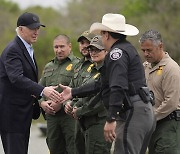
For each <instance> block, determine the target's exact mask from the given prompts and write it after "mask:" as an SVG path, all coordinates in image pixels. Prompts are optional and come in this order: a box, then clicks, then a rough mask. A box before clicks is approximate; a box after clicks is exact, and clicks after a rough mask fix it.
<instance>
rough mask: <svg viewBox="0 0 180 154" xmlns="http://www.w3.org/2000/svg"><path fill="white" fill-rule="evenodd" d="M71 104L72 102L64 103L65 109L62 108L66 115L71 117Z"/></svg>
mask: <svg viewBox="0 0 180 154" xmlns="http://www.w3.org/2000/svg"><path fill="white" fill-rule="evenodd" d="M71 102H72V101H68V102H67V103H66V105H65V107H64V111H65V112H66V114H68V115H71V116H73V115H72V110H73V108H72V106H71Z"/></svg>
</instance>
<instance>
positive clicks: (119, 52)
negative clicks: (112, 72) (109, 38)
mask: <svg viewBox="0 0 180 154" xmlns="http://www.w3.org/2000/svg"><path fill="white" fill-rule="evenodd" d="M121 56H122V50H121V49H119V48H114V49H113V50H112V51H111V52H110V58H111V59H112V60H118V59H119V58H121Z"/></svg>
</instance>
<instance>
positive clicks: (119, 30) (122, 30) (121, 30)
mask: <svg viewBox="0 0 180 154" xmlns="http://www.w3.org/2000/svg"><path fill="white" fill-rule="evenodd" d="M116 31H117V32H125V30H116Z"/></svg>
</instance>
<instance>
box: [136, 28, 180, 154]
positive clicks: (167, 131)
mask: <svg viewBox="0 0 180 154" xmlns="http://www.w3.org/2000/svg"><path fill="white" fill-rule="evenodd" d="M139 42H140V46H141V50H142V51H143V54H144V57H145V59H146V62H144V68H145V75H146V81H147V85H148V87H149V88H150V90H152V91H153V92H154V95H155V105H154V112H155V117H156V120H157V126H156V130H155V132H154V133H153V135H152V137H151V141H150V144H149V154H159V153H164V154H179V153H180V133H179V132H180V68H179V65H178V64H177V63H176V62H175V61H174V60H173V59H172V58H171V57H170V56H169V55H168V53H167V52H165V51H164V48H163V42H162V37H161V34H160V33H159V32H158V31H156V30H149V31H146V32H145V33H144V34H143V35H142V37H141V38H140V40H139Z"/></svg>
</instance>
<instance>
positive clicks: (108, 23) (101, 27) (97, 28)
mask: <svg viewBox="0 0 180 154" xmlns="http://www.w3.org/2000/svg"><path fill="white" fill-rule="evenodd" d="M101 31H108V32H114V33H120V34H124V35H129V36H134V35H137V34H138V33H139V30H138V29H137V28H136V27H135V26H133V25H129V24H126V20H125V17H124V16H123V15H121V14H113V13H108V14H105V15H104V16H103V17H102V23H97V22H96V23H93V24H92V25H91V27H90V33H95V34H99V33H100V32H101Z"/></svg>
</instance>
